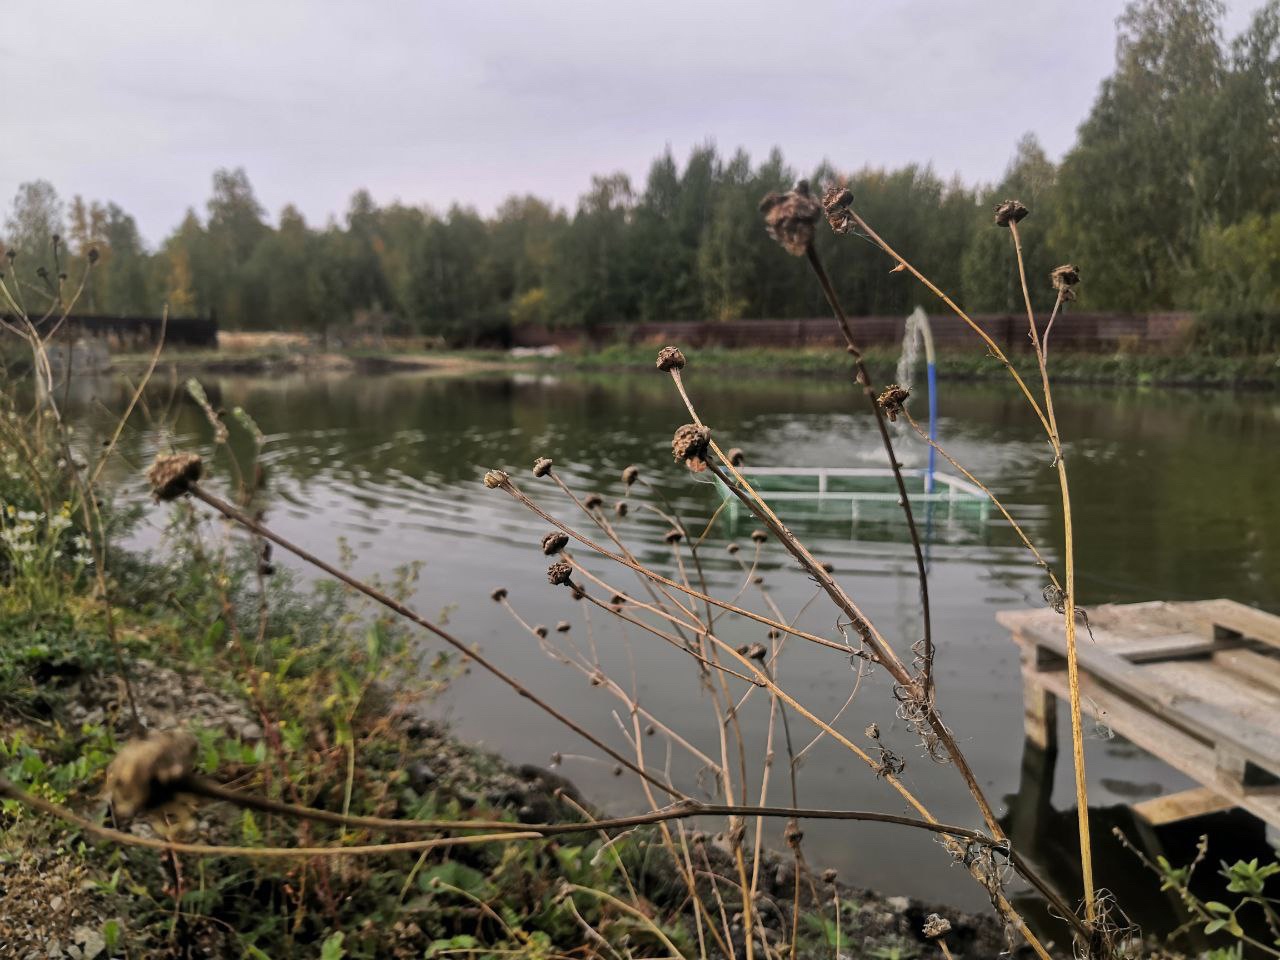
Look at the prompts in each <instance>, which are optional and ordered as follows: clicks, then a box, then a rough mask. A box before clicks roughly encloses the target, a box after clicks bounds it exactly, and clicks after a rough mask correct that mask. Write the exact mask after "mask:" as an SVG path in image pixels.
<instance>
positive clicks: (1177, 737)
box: [1035, 671, 1280, 827]
mask: <svg viewBox="0 0 1280 960" xmlns="http://www.w3.org/2000/svg"><path fill="white" fill-rule="evenodd" d="M1035 678H1036V680H1037V682H1038V683H1039V684H1040V685H1041V686H1043V687H1044V688H1045V689H1047V690H1049V691H1051V692H1053V693H1054V694H1055V695H1057V696H1058V697H1060V698H1066V697H1067V696H1068V693H1067V676H1066V673H1065V672H1063V671H1057V672H1052V673H1037V674H1035ZM1080 690H1081V694H1082V695H1083V696H1084V697H1086V698H1088V701H1090V702H1092V704H1094V705H1096V706H1097V708H1098V710H1099V711H1101V712H1104V713H1105V716H1106V722H1107V725H1108V726H1109V727H1110V728H1111V729H1112V730H1114V731H1115V732H1116V733H1118V734H1119V735H1120V736H1122V737H1124V738H1125V739H1126V740H1128V741H1129V742H1131V743H1133V744H1135V745H1136V746H1138V747H1141V748H1142V749H1143V750H1146V751H1147V752H1148V753H1151V754H1153V755H1154V756H1157V757H1159V758H1160V759H1161V760H1163V761H1164V762H1165V763H1167V764H1169V766H1171V767H1173V768H1174V769H1175V770H1178V771H1180V772H1182V773H1184V774H1186V775H1187V776H1188V777H1190V778H1191V779H1192V780H1195V781H1197V782H1198V783H1201V784H1206V785H1212V789H1214V790H1215V791H1216V792H1218V793H1219V794H1221V795H1222V796H1223V797H1224V798H1225V799H1227V800H1230V801H1233V802H1234V803H1235V805H1236V806H1239V807H1242V808H1243V809H1245V810H1248V811H1249V812H1250V813H1252V814H1253V815H1254V816H1256V817H1259V818H1261V819H1262V820H1265V821H1266V822H1267V823H1270V824H1272V825H1273V826H1276V827H1280V795H1277V794H1276V793H1274V792H1267V791H1246V790H1245V789H1244V787H1243V785H1242V784H1240V783H1233V782H1228V781H1221V782H1220V781H1219V774H1218V772H1217V767H1216V757H1215V754H1214V750H1213V748H1212V747H1210V746H1208V745H1207V744H1205V743H1203V742H1202V741H1200V740H1197V739H1196V738H1195V737H1192V736H1190V735H1189V734H1187V733H1186V732H1184V731H1182V730H1179V729H1178V728H1177V727H1174V726H1171V725H1169V724H1168V723H1165V722H1163V721H1162V720H1160V719H1159V718H1157V717H1156V716H1154V715H1153V714H1152V713H1150V712H1149V711H1148V710H1145V709H1143V708H1142V707H1140V706H1136V705H1134V704H1133V703H1130V702H1129V701H1128V700H1125V699H1124V698H1123V697H1120V696H1118V695H1116V694H1115V693H1113V692H1112V691H1111V690H1110V689H1108V688H1107V687H1106V686H1105V685H1103V684H1101V683H1099V682H1098V681H1097V680H1096V679H1094V678H1093V677H1090V676H1089V675H1088V674H1082V676H1081V678H1080Z"/></svg>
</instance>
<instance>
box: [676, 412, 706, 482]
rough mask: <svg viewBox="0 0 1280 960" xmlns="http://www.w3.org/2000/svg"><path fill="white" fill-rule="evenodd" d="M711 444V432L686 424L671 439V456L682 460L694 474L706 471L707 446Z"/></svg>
mask: <svg viewBox="0 0 1280 960" xmlns="http://www.w3.org/2000/svg"><path fill="white" fill-rule="evenodd" d="M710 443H711V431H710V430H708V429H707V428H706V427H700V426H698V425H697V424H693V423H686V424H685V425H684V426H682V427H680V429H678V430H677V431H676V432H675V436H673V437H672V438H671V456H672V457H674V458H675V459H676V460H683V461H684V463H685V466H687V467H688V468H689V469H690V470H692V471H693V472H694V473H701V472H702V471H703V470H706V469H707V446H708V444H710Z"/></svg>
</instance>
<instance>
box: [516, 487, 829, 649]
mask: <svg viewBox="0 0 1280 960" xmlns="http://www.w3.org/2000/svg"><path fill="white" fill-rule="evenodd" d="M502 488H503V489H504V490H506V492H507V493H508V494H510V495H511V496H512V497H514V498H515V499H516V500H517V501H519V502H520V503H521V504H523V505H524V506H525V507H527V508H528V509H529V510H531V511H533V512H534V513H535V514H537V515H538V516H539V517H541V518H542V519H543V520H546V521H547V522H548V523H550V524H552V525H553V526H555V527H557V528H558V529H560V530H562V531H564V532H565V533H567V534H568V535H569V536H570V537H572V538H573V539H574V540H577V541H578V542H579V543H581V544H582V545H583V546H585V547H589V548H590V549H592V550H594V551H595V552H596V553H598V554H600V556H602V557H607V558H608V559H610V560H612V561H614V562H615V563H618V564H620V565H622V566H624V567H626V568H627V569H628V570H633V571H635V572H636V573H639V574H640V575H642V576H644V577H648V578H649V579H650V580H653V581H654V582H655V583H660V584H662V585H664V586H667V587H672V588H674V589H676V590H679V591H680V592H681V593H684V594H687V595H688V596H690V597H692V598H693V599H695V600H702V601H704V602H707V603H710V604H712V605H713V606H716V607H720V608H721V609H722V610H727V611H728V612H729V613H735V614H737V615H738V616H741V617H746V618H747V619H748V620H754V621H756V623H761V624H764V625H765V626H766V627H772V628H773V629H775V630H781V631H782V632H783V633H789V634H791V635H792V636H793V637H799V638H800V639H802V640H808V641H809V642H810V643H816V644H818V645H819V646H821V647H830V648H832V649H834V650H839V651H840V652H841V653H845V654H849V653H853V648H852V647H850V646H848V645H847V644H843V643H836V642H835V641H834V640H828V639H826V638H825V637H819V636H816V635H815V634H812V633H806V632H805V631H803V630H797V629H795V628H794V627H789V626H787V625H786V624H785V623H779V622H778V621H777V620H771V619H769V618H768V617H766V616H762V615H761V614H758V613H753V612H752V611H750V610H746V609H744V608H742V607H738V606H734V605H733V604H732V603H726V602H725V601H723V600H717V599H716V598H715V597H712V596H709V595H708V594H705V593H702V592H701V591H699V590H695V589H693V588H692V587H690V586H688V585H686V584H681V583H678V582H677V581H675V580H672V579H670V578H669V577H664V576H663V575H662V574H660V573H657V572H656V571H654V570H650V569H649V568H647V567H644V566H642V565H641V564H639V563H636V562H635V561H633V560H630V559H628V558H627V557H625V556H623V555H621V554H617V553H613V552H611V551H609V550H606V549H605V548H604V547H602V546H600V544H598V543H596V542H595V541H593V540H592V539H591V538H590V537H587V536H585V535H584V534H582V533H580V532H578V531H577V530H575V529H574V528H573V527H571V526H569V525H568V524H566V523H564V522H563V521H560V520H557V519H556V518H555V517H553V516H552V515H551V514H549V513H547V511H546V510H544V509H542V507H540V506H539V505H538V504H537V503H535V502H534V501H533V500H532V499H531V498H530V497H529V495H528V494H526V493H525V492H524V491H522V490H521V489H520V488H519V487H517V486H516V485H515V484H514V483H513V482H512V481H511V480H510V479H507V480H505V481H504V482H503V484H502ZM682 609H684V608H682Z"/></svg>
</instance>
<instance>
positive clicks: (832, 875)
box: [822, 867, 840, 883]
mask: <svg viewBox="0 0 1280 960" xmlns="http://www.w3.org/2000/svg"><path fill="white" fill-rule="evenodd" d="M838 876H840V874H839V873H837V872H836V869H835V867H828V868H827V869H826V870H823V871H822V882H823V883H835V882H836V877H838Z"/></svg>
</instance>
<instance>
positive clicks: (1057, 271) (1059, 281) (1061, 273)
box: [1049, 263, 1080, 300]
mask: <svg viewBox="0 0 1280 960" xmlns="http://www.w3.org/2000/svg"><path fill="white" fill-rule="evenodd" d="M1049 279H1050V280H1051V281H1052V282H1053V289H1055V290H1057V291H1058V296H1060V297H1062V299H1063V300H1074V299H1075V298H1076V292H1075V290H1073V289H1071V288H1072V287H1074V286H1075V285H1076V284H1077V283H1079V282H1080V268H1079V267H1077V266H1076V265H1075V264H1073V263H1064V264H1063V265H1062V266H1060V267H1054V268H1053V270H1052V271H1051V272H1050V273H1049Z"/></svg>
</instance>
